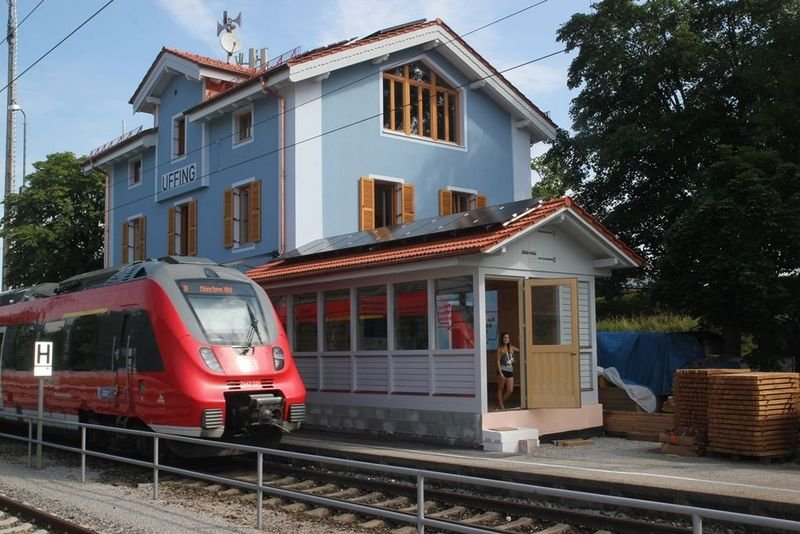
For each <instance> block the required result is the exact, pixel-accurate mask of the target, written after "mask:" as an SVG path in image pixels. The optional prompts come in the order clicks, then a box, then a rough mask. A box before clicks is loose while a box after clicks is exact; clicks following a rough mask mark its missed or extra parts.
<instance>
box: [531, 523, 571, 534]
mask: <svg viewBox="0 0 800 534" xmlns="http://www.w3.org/2000/svg"><path fill="white" fill-rule="evenodd" d="M570 532H572V527H571V526H569V525H565V524H564V523H559V524H557V525H554V526H552V527H550V528H546V529H544V530H540V531H538V532H537V533H536V534H569V533H570Z"/></svg>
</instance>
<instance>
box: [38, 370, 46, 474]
mask: <svg viewBox="0 0 800 534" xmlns="http://www.w3.org/2000/svg"><path fill="white" fill-rule="evenodd" d="M43 417H44V377H43V376H40V377H39V421H38V422H37V423H36V441H37V443H36V469H41V468H42V418H43Z"/></svg>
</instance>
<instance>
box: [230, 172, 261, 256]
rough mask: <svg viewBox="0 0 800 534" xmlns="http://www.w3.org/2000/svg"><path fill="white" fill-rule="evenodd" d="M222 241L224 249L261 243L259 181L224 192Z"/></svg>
mask: <svg viewBox="0 0 800 534" xmlns="http://www.w3.org/2000/svg"><path fill="white" fill-rule="evenodd" d="M223 240H224V246H225V248H234V249H235V248H240V247H243V246H247V245H252V244H254V243H257V242H259V241H261V180H255V179H253V180H249V181H245V182H241V183H238V184H234V185H233V187H231V188H230V189H226V190H225V198H224V212H223Z"/></svg>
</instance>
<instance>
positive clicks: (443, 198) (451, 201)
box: [439, 186, 486, 215]
mask: <svg viewBox="0 0 800 534" xmlns="http://www.w3.org/2000/svg"><path fill="white" fill-rule="evenodd" d="M484 207H486V195H481V194H479V193H478V191H475V190H474V189H462V188H458V187H449V186H448V187H447V189H440V190H439V215H450V214H451V213H461V212H462V211H469V210H474V209H475V208H484Z"/></svg>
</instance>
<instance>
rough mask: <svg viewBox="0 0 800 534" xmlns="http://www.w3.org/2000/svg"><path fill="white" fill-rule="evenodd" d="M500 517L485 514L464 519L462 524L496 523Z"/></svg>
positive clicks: (490, 513)
mask: <svg viewBox="0 0 800 534" xmlns="http://www.w3.org/2000/svg"><path fill="white" fill-rule="evenodd" d="M498 517H500V514H498V513H497V512H484V513H482V514H478V515H475V516H472V517H470V518H468V519H464V520H463V521H462V523H466V524H467V525H479V524H481V523H489V522H491V521H495V520H496V519H497V518H498ZM548 534H550V533H548Z"/></svg>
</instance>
